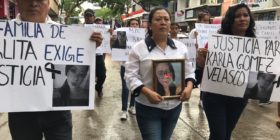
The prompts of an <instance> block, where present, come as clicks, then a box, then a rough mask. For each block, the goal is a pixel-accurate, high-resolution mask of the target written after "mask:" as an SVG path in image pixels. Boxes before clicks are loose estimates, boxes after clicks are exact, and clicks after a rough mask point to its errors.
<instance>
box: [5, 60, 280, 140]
mask: <svg viewBox="0 0 280 140" xmlns="http://www.w3.org/2000/svg"><path fill="white" fill-rule="evenodd" d="M106 67H107V79H106V82H105V84H104V90H103V92H104V96H103V98H102V99H100V98H98V97H97V96H96V99H95V102H96V103H95V110H87V111H72V115H73V140H111V139H114V140H139V139H141V136H140V132H139V129H138V126H137V122H136V119H135V116H134V115H131V114H129V116H128V120H127V121H121V120H120V112H121V80H120V74H119V70H120V65H119V63H117V62H111V59H110V56H108V55H107V56H106ZM92 86H94V85H92ZM198 100H199V89H194V90H193V93H192V97H191V99H190V101H189V102H185V103H183V110H182V112H181V115H180V118H179V120H178V123H177V126H176V128H175V130H174V133H173V135H172V139H173V140H205V139H208V135H209V129H208V124H207V119H206V116H205V114H204V112H203V110H202V109H201V108H199V106H198ZM276 110H277V108H276V103H273V104H270V105H268V106H264V107H259V106H258V102H257V101H250V102H249V103H248V105H247V107H246V109H245V111H244V112H243V114H242V117H241V119H240V120H239V122H238V124H237V127H236V128H235V130H234V132H233V136H232V140H278V139H279V138H280V129H278V128H277V127H276V125H275V120H276V118H277V111H276ZM217 123H219V122H217ZM0 140H11V136H10V133H9V128H8V122H7V113H0Z"/></svg>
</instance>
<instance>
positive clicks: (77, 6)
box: [61, 0, 101, 23]
mask: <svg viewBox="0 0 280 140" xmlns="http://www.w3.org/2000/svg"><path fill="white" fill-rule="evenodd" d="M85 1H88V2H100V1H101V0H62V4H61V6H62V7H61V9H64V11H65V19H64V21H65V23H69V21H70V20H69V18H70V17H72V16H78V15H79V13H80V12H81V4H82V3H84V2H85Z"/></svg>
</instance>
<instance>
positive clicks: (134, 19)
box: [126, 18, 140, 27]
mask: <svg viewBox="0 0 280 140" xmlns="http://www.w3.org/2000/svg"><path fill="white" fill-rule="evenodd" d="M132 21H137V22H138V24H139V27H140V20H138V19H136V18H132V19H130V20H128V22H127V25H126V26H127V27H130V24H131V22H132Z"/></svg>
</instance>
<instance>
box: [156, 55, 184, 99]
mask: <svg viewBox="0 0 280 140" xmlns="http://www.w3.org/2000/svg"><path fill="white" fill-rule="evenodd" d="M184 62H185V61H184V59H164V60H153V88H154V90H155V91H156V92H157V93H159V94H160V95H161V96H163V98H164V99H176V98H179V97H180V94H181V93H182V91H183V90H184V87H185V63H184Z"/></svg>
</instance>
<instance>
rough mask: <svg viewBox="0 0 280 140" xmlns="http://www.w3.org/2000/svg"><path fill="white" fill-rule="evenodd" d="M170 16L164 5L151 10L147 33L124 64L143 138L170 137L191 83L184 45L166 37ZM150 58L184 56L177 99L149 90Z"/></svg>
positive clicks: (190, 73) (146, 139)
mask: <svg viewBox="0 0 280 140" xmlns="http://www.w3.org/2000/svg"><path fill="white" fill-rule="evenodd" d="M170 18H171V15H170V13H169V12H168V10H166V9H164V8H154V9H153V10H151V12H150V14H149V18H148V24H149V27H148V32H147V36H146V38H145V40H142V41H140V42H138V43H137V44H135V46H134V47H133V48H132V50H131V51H130V52H129V56H128V61H127V62H126V66H125V79H126V81H127V83H128V84H129V88H130V90H131V91H132V94H134V95H135V96H137V97H136V98H135V100H136V102H135V105H136V119H137V123H138V127H139V129H140V132H141V135H142V138H143V139H144V140H169V139H170V138H171V135H172V133H173V130H174V128H175V126H176V124H177V121H178V118H179V115H180V112H181V109H182V101H187V100H189V98H190V96H191V91H192V88H193V83H194V82H195V74H194V69H193V66H192V63H191V62H190V61H189V60H188V59H187V58H188V57H187V56H186V54H188V52H187V51H188V50H187V48H186V46H185V45H184V44H183V43H181V42H179V41H176V40H172V39H171V38H169V37H168V34H169V31H170V25H171V19H170ZM154 59H157V60H158V59H184V61H185V68H184V69H185V84H186V85H185V88H184V89H183V92H182V94H181V96H180V99H179V100H178V99H172V100H163V97H162V96H161V95H163V93H157V92H156V91H155V90H154V89H153V75H152V72H153V67H152V61H153V60H154Z"/></svg>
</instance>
